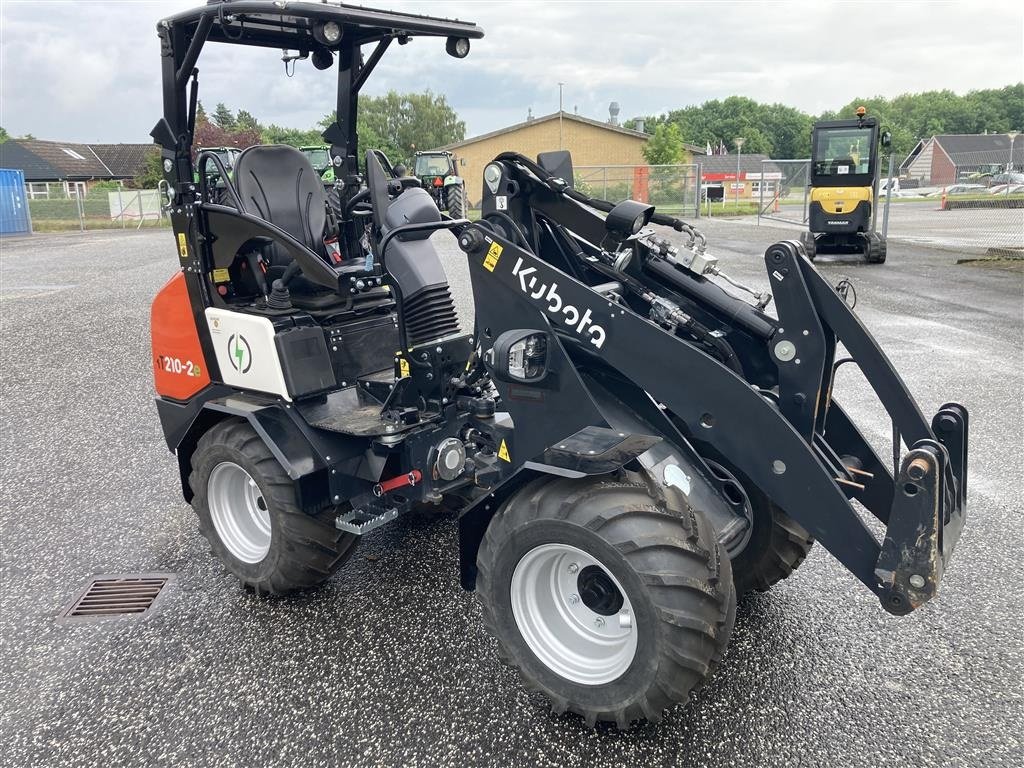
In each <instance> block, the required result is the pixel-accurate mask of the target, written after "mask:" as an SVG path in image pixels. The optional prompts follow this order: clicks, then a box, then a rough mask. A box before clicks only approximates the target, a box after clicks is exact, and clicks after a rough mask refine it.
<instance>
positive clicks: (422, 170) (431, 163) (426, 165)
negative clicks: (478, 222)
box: [412, 151, 469, 219]
mask: <svg viewBox="0 0 1024 768" xmlns="http://www.w3.org/2000/svg"><path fill="white" fill-rule="evenodd" d="M414 162H415V165H414V166H413V174H412V175H413V176H415V177H416V178H418V179H419V180H420V183H422V184H423V188H424V189H425V190H427V191H428V192H429V193H430V196H431V197H433V198H434V202H435V203H437V207H438V209H440V210H442V211H447V212H448V214H449V215H450V216H451V217H452V218H453V219H464V218H466V211H467V210H468V208H469V206H468V205H467V204H466V183H465V182H464V181H463V180H462V177H461V176H459V175H458V172H457V169H456V167H455V155H453V154H452V153H451V152H445V151H435V152H417V153H416V157H415V161H414Z"/></svg>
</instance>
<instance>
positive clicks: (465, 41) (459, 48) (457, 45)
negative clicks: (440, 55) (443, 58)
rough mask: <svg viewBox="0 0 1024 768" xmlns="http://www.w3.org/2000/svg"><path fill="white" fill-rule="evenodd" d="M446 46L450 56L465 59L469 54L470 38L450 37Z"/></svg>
mask: <svg viewBox="0 0 1024 768" xmlns="http://www.w3.org/2000/svg"><path fill="white" fill-rule="evenodd" d="M444 48H445V50H446V51H448V55H449V56H454V57H455V58H456V59H464V58H466V57H467V56H469V38H468V37H449V38H448V42H447V43H445V46H444Z"/></svg>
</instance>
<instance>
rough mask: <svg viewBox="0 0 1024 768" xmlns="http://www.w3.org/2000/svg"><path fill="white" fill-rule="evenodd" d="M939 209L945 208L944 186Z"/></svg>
mask: <svg viewBox="0 0 1024 768" xmlns="http://www.w3.org/2000/svg"><path fill="white" fill-rule="evenodd" d="M939 210H940V211H944V210H946V188H945V187H943V188H942V202H941V204H940V205H939Z"/></svg>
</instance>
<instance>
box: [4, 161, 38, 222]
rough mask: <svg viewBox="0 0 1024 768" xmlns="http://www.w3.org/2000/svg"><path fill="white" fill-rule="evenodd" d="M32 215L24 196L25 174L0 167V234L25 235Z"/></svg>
mask: <svg viewBox="0 0 1024 768" xmlns="http://www.w3.org/2000/svg"><path fill="white" fill-rule="evenodd" d="M31 232H32V216H31V215H30V214H29V210H28V200H27V199H26V197H25V174H24V173H22V172H21V171H13V170H10V169H8V168H0V235H27V234H29V233H31Z"/></svg>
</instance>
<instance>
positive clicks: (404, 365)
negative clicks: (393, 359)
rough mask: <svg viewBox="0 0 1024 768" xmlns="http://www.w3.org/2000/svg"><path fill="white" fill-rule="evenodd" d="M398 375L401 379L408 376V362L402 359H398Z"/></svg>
mask: <svg viewBox="0 0 1024 768" xmlns="http://www.w3.org/2000/svg"><path fill="white" fill-rule="evenodd" d="M398 375H399V377H400V378H403V379H404V378H405V377H406V376H408V375H409V361H408V360H406V359H405V358H404V357H401V358H399V359H398Z"/></svg>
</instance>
